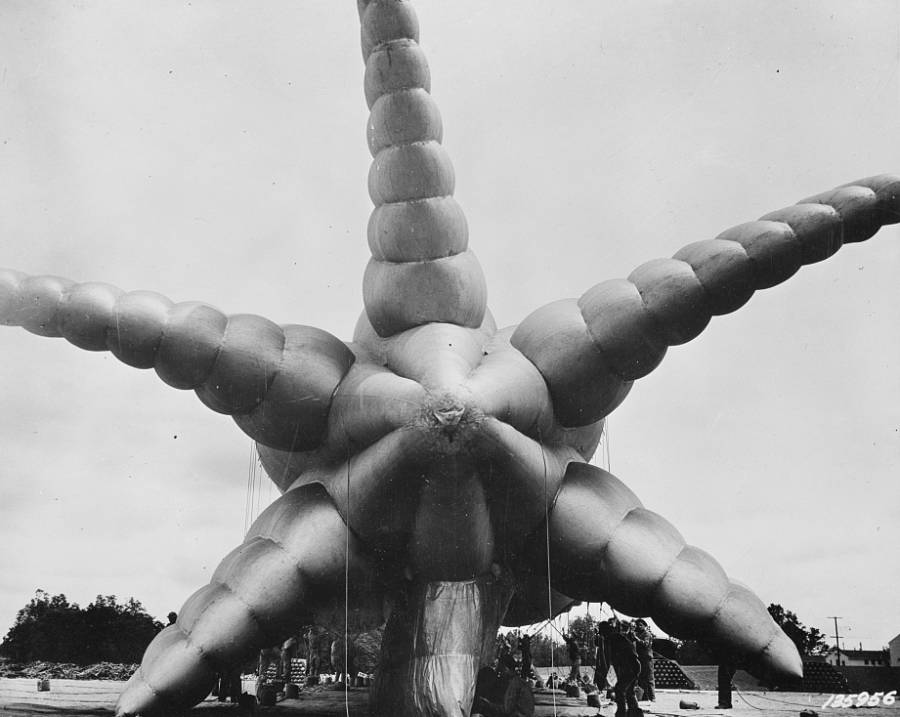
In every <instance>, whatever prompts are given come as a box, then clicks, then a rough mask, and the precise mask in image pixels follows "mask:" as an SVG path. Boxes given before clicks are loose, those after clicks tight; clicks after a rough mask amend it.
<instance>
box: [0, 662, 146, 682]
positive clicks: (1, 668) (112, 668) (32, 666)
mask: <svg viewBox="0 0 900 717" xmlns="http://www.w3.org/2000/svg"><path fill="white" fill-rule="evenodd" d="M137 668H138V665H137V664H129V665H123V664H119V663H116V662H98V663H97V664H95V665H75V664H72V663H69V662H29V663H25V664H21V663H15V662H10V663H0V677H28V678H38V679H58V680H117V681H125V680H127V679H128V678H130V677H131V675H133V674H134V672H135V670H137Z"/></svg>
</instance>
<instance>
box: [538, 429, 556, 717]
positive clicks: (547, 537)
mask: <svg viewBox="0 0 900 717" xmlns="http://www.w3.org/2000/svg"><path fill="white" fill-rule="evenodd" d="M538 445H539V446H540V449H541V462H542V463H543V465H544V536H545V543H546V546H545V547H546V549H547V615H548V616H549V622H550V624H551V625H553V622H552V621H553V586H552V583H551V580H550V502H549V493H550V491H549V490H548V486H547V481H548V478H547V456H546V454H545V453H544V438H543V436H542V435H541V430H540V429H538ZM554 627H556V626H555V625H554ZM557 632H558V630H557ZM553 671H554V665H553V640H552V638H551V640H550V674H551V675H552V674H553ZM548 679H549V678H548ZM550 694H551V695H552V696H553V715H554V717H556V714H557V711H556V690H555V689H554V690H551V691H550Z"/></svg>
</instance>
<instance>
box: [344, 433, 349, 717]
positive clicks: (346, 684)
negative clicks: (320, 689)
mask: <svg viewBox="0 0 900 717" xmlns="http://www.w3.org/2000/svg"><path fill="white" fill-rule="evenodd" d="M349 447H350V438H349V436H348V437H347V515H346V516H345V518H344V527H345V528H346V530H345V534H346V539H345V545H344V551H345V552H344V711H345V712H346V714H347V717H350V657H349V653H350V647H349V644H348V640H349V633H350V448H349Z"/></svg>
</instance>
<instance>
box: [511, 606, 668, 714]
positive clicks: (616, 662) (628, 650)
mask: <svg viewBox="0 0 900 717" xmlns="http://www.w3.org/2000/svg"><path fill="white" fill-rule="evenodd" d="M563 639H564V640H565V642H566V647H567V650H568V656H569V663H570V665H571V669H570V672H569V676H568V679H567V681H568V682H570V683H576V684H584V682H585V681H586V680H587V679H588V678H587V675H582V671H581V668H582V660H583V656H584V651H585V650H584V645H582V644H581V642H580V640H579V639H578V638H577V637H576V636H575V635H573V634H571V633H570V634H568V635H566V634H563ZM595 645H596V649H595V651H594V655H593V656H592V657H593V658H594V684H595V685H596V686H597V689H598V690H599V691H600V692H601V694H604V693H605V694H607V695H610V696H612V697H613V698H614V699H615V702H616V717H641V716H642V715H643V710H641V708H640V707H639V706H638V695H637V690H638V689H639V690H640V693H641V698H642V699H644V700H650V701H653V700H655V699H656V695H655V680H654V676H653V634H652V633H651V632H650V629H649V627H648V626H647V623H646V622H644V621H643V620H636V621H635V622H634V623H631V622H628V621H626V620H618V619H616V618H611V619H609V620H607V621H606V622H601V623H599V624H598V625H597V630H596V639H595ZM517 650H518V651H519V652H520V654H521V659H520V660H519V661H518V662H517V661H516V659H515V652H516V651H517ZM497 664H498V668H500V669H503V670H507V671H509V672H515V673H517V674H519V675H520V676H521V677H522V678H523V679H526V680H527V679H530V678H533V677H535V674H534V668H533V666H532V658H531V636H530V635H527V634H519V633H518V632H517V633H508V634H507V635H500V636H498V638H497ZM610 669H612V670H613V672H614V673H615V682H614V684H613V685H612V687H610V681H609V679H608V677H609V671H610Z"/></svg>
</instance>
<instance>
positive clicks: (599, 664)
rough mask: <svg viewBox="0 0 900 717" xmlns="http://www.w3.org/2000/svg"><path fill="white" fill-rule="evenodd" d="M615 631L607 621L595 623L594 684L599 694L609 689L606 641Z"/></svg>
mask: <svg viewBox="0 0 900 717" xmlns="http://www.w3.org/2000/svg"><path fill="white" fill-rule="evenodd" d="M614 632H615V629H614V628H613V627H612V626H611V625H610V623H609V622H601V623H599V624H598V625H597V650H596V653H595V655H594V684H595V685H597V689H598V690H599V691H600V694H601V695H602V694H605V693H606V690H607V689H609V681H608V680H607V676H608V675H609V667H610V664H609V647H608V645H607V641H608V640H609V637H610V636H611V635H612V634H613V633H614Z"/></svg>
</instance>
